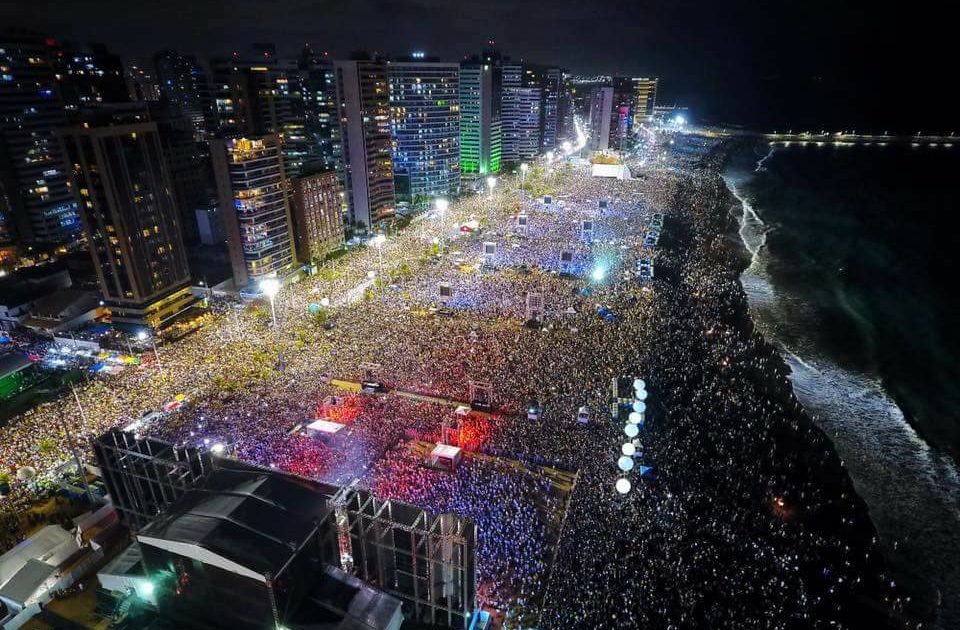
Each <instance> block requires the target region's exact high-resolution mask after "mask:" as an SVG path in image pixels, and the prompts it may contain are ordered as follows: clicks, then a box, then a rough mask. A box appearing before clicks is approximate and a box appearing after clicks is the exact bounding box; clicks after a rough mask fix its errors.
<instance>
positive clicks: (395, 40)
mask: <svg viewBox="0 0 960 630" xmlns="http://www.w3.org/2000/svg"><path fill="white" fill-rule="evenodd" d="M262 8H263V7H262V5H261V4H260V3H257V2H253V1H252V0H241V1H240V2H235V3H232V4H231V6H230V11H223V10H222V6H221V5H220V4H219V3H190V2H184V1H180V0H175V1H174V2H168V3H164V4H163V5H162V6H158V5H154V4H149V5H146V4H145V5H138V4H135V3H133V4H122V5H121V4H118V3H115V2H112V1H109V0H99V1H94V2H86V3H82V4H79V3H77V4H73V3H71V4H68V5H64V6H61V5H59V4H56V3H53V2H50V1H49V0H41V2H40V3H39V5H37V4H34V3H31V4H30V5H29V6H27V5H24V4H22V3H19V4H11V5H9V6H6V7H4V8H3V9H0V18H3V19H2V21H3V22H6V23H9V24H11V25H18V26H21V27H24V28H30V29H34V30H40V31H43V32H47V33H50V34H52V35H54V36H57V37H62V38H64V39H70V40H76V41H80V42H86V41H103V42H105V43H107V44H109V45H112V46H114V47H116V49H117V51H118V52H120V53H122V54H124V55H125V56H142V55H146V54H152V53H153V52H154V51H155V50H159V49H162V48H177V49H179V50H181V52H184V53H191V54H196V55H199V56H202V57H210V56H216V55H218V54H224V53H228V52H230V51H232V50H242V49H243V48H244V46H245V44H246V43H248V42H251V41H272V42H276V43H277V44H278V46H279V47H280V51H281V54H284V55H287V54H291V55H292V54H294V52H295V51H297V50H299V49H300V48H301V47H302V46H303V44H305V43H310V44H311V45H312V46H314V48H315V49H318V50H321V51H323V50H325V51H328V52H329V53H330V54H331V57H339V58H346V57H348V56H349V54H350V53H351V52H352V51H354V50H370V51H378V52H384V53H388V54H392V55H406V54H409V53H411V52H412V51H416V50H422V51H425V52H426V53H427V54H428V55H431V56H436V57H440V58H441V59H444V60H448V61H458V60H462V58H463V56H464V55H469V54H470V53H472V51H474V50H476V49H478V48H480V47H481V46H482V44H483V42H485V41H487V40H490V39H493V40H495V41H497V43H498V45H500V46H502V48H503V49H504V50H509V51H512V52H513V53H514V55H513V56H514V58H515V59H523V60H524V61H529V62H538V63H550V64H554V65H558V66H561V67H565V68H568V69H570V70H571V71H572V72H575V73H578V74H601V73H603V74H612V75H623V76H651V75H652V76H670V77H673V78H674V79H675V80H674V81H673V82H672V83H671V84H669V85H666V84H665V85H664V86H662V90H661V95H660V100H661V102H664V103H683V104H686V105H688V106H690V107H691V108H692V109H693V110H694V111H696V112H698V113H699V114H700V115H701V116H702V118H703V119H706V120H710V121H712V122H717V123H735V124H742V125H747V126H752V127H757V128H760V129H761V130H764V131H772V130H774V129H776V128H778V127H781V126H784V125H792V126H794V127H804V126H808V127H811V128H813V127H816V126H823V125H827V126H831V124H832V126H834V127H836V129H835V130H840V129H843V128H855V127H861V128H868V127H869V129H870V130H872V131H880V130H883V129H888V128H889V129H895V130H897V131H899V132H916V131H917V130H918V129H916V128H915V127H917V125H920V129H925V130H927V131H937V132H940V133H948V132H949V131H951V130H952V126H953V125H954V123H953V117H952V115H951V114H950V112H949V107H948V105H947V104H946V103H945V102H942V101H941V99H939V98H937V97H938V96H939V95H940V94H941V93H942V90H943V88H942V85H941V84H940V82H939V81H938V80H937V77H938V76H939V74H938V72H937V67H936V66H937V65H938V64H937V63H935V61H936V60H937V59H941V58H946V56H947V55H948V54H949V51H948V49H947V46H948V41H949V39H948V38H946V37H944V33H942V32H939V29H942V28H944V26H945V23H943V24H944V26H938V25H937V24H938V23H937V22H934V21H932V20H931V23H930V24H927V25H926V28H925V29H906V30H905V31H904V30H902V29H901V28H900V23H899V22H898V20H897V17H896V16H895V15H894V14H892V13H890V12H889V10H886V9H884V10H873V11H871V12H869V13H864V12H862V11H860V9H859V7H857V6H856V4H855V3H840V4H837V3H826V2H812V3H798V2H794V3H781V4H778V5H777V6H775V7H763V8H757V7H753V6H751V4H750V3H748V2H745V1H743V0H741V1H740V2H734V3H732V4H731V3H724V4H722V5H714V4H699V3H687V4H683V3H676V2H651V3H647V4H644V5H632V4H627V5H618V4H610V5H603V4H600V5H583V4H581V3H577V2H574V1H573V0H561V1H560V2H556V3H551V5H550V9H549V10H544V9H543V7H542V4H541V3H538V2H535V1H534V0H525V1H522V2H503V1H500V0H486V1H484V2H473V3H463V4H458V3H449V2H438V1H435V0H404V1H400V2H386V1H383V0H361V1H358V2H351V3H345V4H341V5H318V4H313V3H309V2H302V1H300V0H281V1H280V2H278V3H273V4H271V10H268V11H261V9H262ZM289 16H296V19H293V20H290V19H288V18H289ZM731 32H736V34H737V36H736V37H730V36H729V34H730V33H731ZM585 34H586V35H585ZM931 62H933V63H931ZM907 77H909V81H910V88H909V92H908V94H909V97H906V96H905V97H904V98H902V99H890V98H889V86H890V82H891V81H894V82H896V81H897V79H898V78H907Z"/></svg>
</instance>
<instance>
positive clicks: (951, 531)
mask: <svg viewBox="0 0 960 630" xmlns="http://www.w3.org/2000/svg"><path fill="white" fill-rule="evenodd" d="M786 359H787V363H788V364H789V365H790V368H791V375H790V380H791V382H792V383H793V389H794V392H795V393H796V395H797V398H798V399H799V400H800V402H801V403H802V404H803V406H804V407H805V408H806V409H807V410H808V411H809V412H810V413H811V414H813V416H814V420H815V422H816V423H817V425H818V426H819V427H820V428H821V429H822V430H823V431H824V432H825V433H826V434H827V436H828V437H829V438H830V439H831V440H832V441H833V444H834V446H835V448H836V449H837V453H838V454H839V455H840V457H841V459H842V460H843V462H844V465H845V466H846V468H847V471H848V472H849V473H850V478H851V479H852V480H853V483H854V486H855V487H856V490H857V494H859V495H860V496H861V497H862V498H863V500H864V501H865V502H866V503H867V506H868V507H869V509H870V517H871V520H873V523H874V525H875V526H876V528H877V531H878V532H879V534H880V536H881V540H882V542H883V546H884V548H885V550H886V555H887V558H888V560H889V561H890V562H891V563H892V565H893V566H894V567H895V568H896V569H897V571H899V572H902V573H904V574H908V575H911V576H914V577H916V578H917V579H920V580H923V581H924V582H927V583H929V584H931V585H932V588H933V589H935V591H934V592H933V593H929V594H928V595H929V596H930V597H932V598H934V599H938V600H942V609H941V610H940V611H939V613H940V620H939V621H940V623H941V624H942V626H943V627H945V628H952V627H957V626H956V624H957V622H958V620H960V593H958V591H957V585H958V584H960V471H958V469H957V465H956V463H955V462H954V461H953V460H952V459H951V458H950V457H949V456H948V455H945V454H944V453H941V452H939V451H937V450H934V449H931V448H930V446H929V445H928V444H927V443H926V442H925V441H924V440H923V439H922V438H921V437H920V436H919V435H918V434H917V432H916V431H915V430H914V429H913V427H912V426H910V424H909V423H908V422H907V421H906V419H905V418H904V416H903V412H902V411H901V410H900V408H899V407H898V406H897V405H896V403H895V402H894V401H893V400H891V399H890V397H889V396H888V395H887V394H886V392H885V391H884V390H883V386H882V384H881V383H880V382H879V381H878V380H876V379H875V378H873V377H870V376H867V375H863V374H857V373H854V372H851V371H849V370H846V369H844V368H842V367H840V366H837V365H835V364H833V363H832V362H830V361H828V360H825V359H813V358H811V357H809V356H808V357H806V358H803V359H802V358H800V357H799V356H797V355H795V354H792V353H789V352H787V353H786Z"/></svg>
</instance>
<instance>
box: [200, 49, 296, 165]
mask: <svg viewBox="0 0 960 630" xmlns="http://www.w3.org/2000/svg"><path fill="white" fill-rule="evenodd" d="M254 48H255V50H254V53H255V54H254V55H253V56H252V57H251V58H250V59H242V58H241V57H240V56H239V55H234V56H233V57H231V58H229V59H217V60H214V61H213V64H212V67H213V80H214V88H215V94H216V98H215V109H216V112H217V118H218V124H217V135H220V136H221V137H237V136H239V135H252V136H261V135H269V134H277V135H279V136H280V138H281V140H282V143H281V146H282V153H283V157H284V167H285V169H286V172H287V175H288V176H290V177H293V176H296V175H298V174H300V173H301V172H302V171H303V169H304V165H305V164H306V163H307V162H310V161H312V160H313V155H314V150H313V144H312V139H311V137H310V133H309V131H308V128H307V101H306V99H307V98H308V96H310V95H311V93H312V91H311V90H309V89H308V86H307V85H305V82H306V81H307V80H308V78H309V77H307V76H305V75H304V74H303V73H302V72H301V62H300V60H298V59H277V58H276V57H275V55H274V54H273V49H272V46H270V45H269V44H258V45H255V46H254Z"/></svg>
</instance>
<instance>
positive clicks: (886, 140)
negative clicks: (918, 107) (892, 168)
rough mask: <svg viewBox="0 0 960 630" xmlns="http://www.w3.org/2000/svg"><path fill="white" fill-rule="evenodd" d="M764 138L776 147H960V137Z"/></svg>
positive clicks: (800, 135)
mask: <svg viewBox="0 0 960 630" xmlns="http://www.w3.org/2000/svg"><path fill="white" fill-rule="evenodd" d="M762 135H763V137H764V138H766V139H767V141H768V142H769V143H770V146H774V147H788V146H791V145H798V146H819V147H822V146H841V147H842V146H854V145H859V146H881V147H882V146H887V145H891V146H892V145H898V146H911V147H917V148H920V147H924V148H931V149H935V148H945V149H951V148H953V147H954V146H960V137H956V136H952V135H950V136H924V135H915V136H903V135H896V136H894V135H878V134H858V133H844V132H842V131H839V132H836V133H829V132H824V133H766V134H762Z"/></svg>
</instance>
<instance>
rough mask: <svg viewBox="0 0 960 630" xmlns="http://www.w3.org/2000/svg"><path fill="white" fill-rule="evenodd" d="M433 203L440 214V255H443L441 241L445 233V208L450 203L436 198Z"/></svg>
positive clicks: (441, 198)
mask: <svg viewBox="0 0 960 630" xmlns="http://www.w3.org/2000/svg"><path fill="white" fill-rule="evenodd" d="M434 203H435V204H436V206H437V211H438V212H439V213H440V253H441V254H443V239H444V236H445V235H446V231H447V221H446V217H447V208H448V207H449V206H450V202H449V201H447V200H446V199H444V198H443V197H437V200H436V201H435V202H434Z"/></svg>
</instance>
